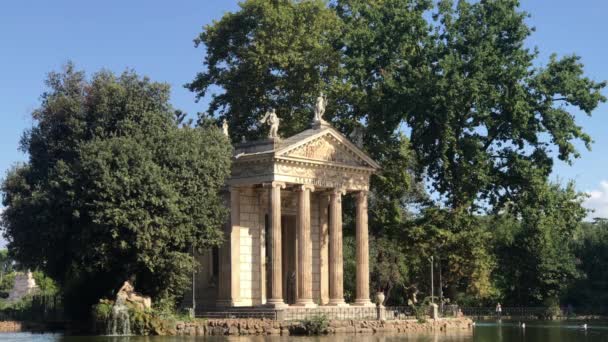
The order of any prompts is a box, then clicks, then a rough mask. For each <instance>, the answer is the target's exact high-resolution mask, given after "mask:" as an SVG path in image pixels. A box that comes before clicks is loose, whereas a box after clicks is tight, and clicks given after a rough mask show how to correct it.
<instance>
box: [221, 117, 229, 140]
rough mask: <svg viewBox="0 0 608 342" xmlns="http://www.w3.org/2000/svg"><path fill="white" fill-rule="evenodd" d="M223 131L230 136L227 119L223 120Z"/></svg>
mask: <svg viewBox="0 0 608 342" xmlns="http://www.w3.org/2000/svg"><path fill="white" fill-rule="evenodd" d="M222 132H224V135H225V136H228V121H226V119H224V121H222Z"/></svg>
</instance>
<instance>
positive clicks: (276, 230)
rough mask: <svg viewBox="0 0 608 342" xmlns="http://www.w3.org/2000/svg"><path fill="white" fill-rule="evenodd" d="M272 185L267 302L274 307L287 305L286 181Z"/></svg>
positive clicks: (270, 185)
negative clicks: (284, 273)
mask: <svg viewBox="0 0 608 342" xmlns="http://www.w3.org/2000/svg"><path fill="white" fill-rule="evenodd" d="M268 186H269V187H270V203H269V206H270V239H271V244H270V249H271V251H270V287H271V289H270V298H268V301H267V304H268V305H269V306H272V307H275V308H276V307H284V306H286V304H285V302H284V301H283V276H282V256H281V247H282V246H281V189H284V188H285V183H280V182H272V183H270V184H268Z"/></svg>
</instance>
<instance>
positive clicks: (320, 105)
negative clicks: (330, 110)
mask: <svg viewBox="0 0 608 342" xmlns="http://www.w3.org/2000/svg"><path fill="white" fill-rule="evenodd" d="M325 107H327V97H325V95H324V94H323V92H321V93H320V94H319V97H317V103H316V104H315V116H314V118H313V120H312V123H313V125H315V126H318V125H322V124H327V121H325V120H323V114H325Z"/></svg>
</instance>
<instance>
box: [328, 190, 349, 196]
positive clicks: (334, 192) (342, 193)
mask: <svg viewBox="0 0 608 342" xmlns="http://www.w3.org/2000/svg"><path fill="white" fill-rule="evenodd" d="M329 193H330V194H332V195H340V196H344V195H346V189H344V188H333V189H331V190H329Z"/></svg>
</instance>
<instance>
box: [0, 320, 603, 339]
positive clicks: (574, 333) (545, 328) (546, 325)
mask: <svg viewBox="0 0 608 342" xmlns="http://www.w3.org/2000/svg"><path fill="white" fill-rule="evenodd" d="M584 323H585V322H534V321H530V322H526V328H525V329H523V328H522V327H521V326H520V325H519V322H509V321H504V320H503V321H502V322H496V321H494V322H478V323H477V325H476V327H475V328H474V329H473V330H471V331H463V332H452V333H447V334H446V333H441V332H440V333H436V334H433V333H427V334H406V335H365V336H363V335H361V336H359V335H357V336H354V335H335V336H320V337H295V336H284V337H281V336H272V337H269V336H238V337H223V336H220V337H139V336H137V337H136V336H132V337H111V336H85V337H83V336H61V335H58V334H0V341H10V342H13V341H14V342H25V341H28V342H29V341H33V342H84V341H87V342H89V341H90V342H188V341H197V342H199V341H200V342H282V341H301V342H346V341H361V342H397V341H408V342H583V341H584V342H606V341H608V324H607V323H606V322H587V323H588V324H589V326H588V329H587V330H584V329H582V328H581V325H582V324H584Z"/></svg>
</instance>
